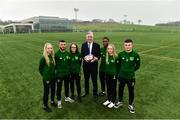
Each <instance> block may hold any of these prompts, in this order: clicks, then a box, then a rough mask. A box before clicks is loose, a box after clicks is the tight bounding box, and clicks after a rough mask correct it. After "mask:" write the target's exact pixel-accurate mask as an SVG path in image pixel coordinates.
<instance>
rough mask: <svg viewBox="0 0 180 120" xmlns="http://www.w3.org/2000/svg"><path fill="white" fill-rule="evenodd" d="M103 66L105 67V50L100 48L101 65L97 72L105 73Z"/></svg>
mask: <svg viewBox="0 0 180 120" xmlns="http://www.w3.org/2000/svg"><path fill="white" fill-rule="evenodd" d="M105 66H106V48H105V47H103V48H101V63H100V67H99V72H105Z"/></svg>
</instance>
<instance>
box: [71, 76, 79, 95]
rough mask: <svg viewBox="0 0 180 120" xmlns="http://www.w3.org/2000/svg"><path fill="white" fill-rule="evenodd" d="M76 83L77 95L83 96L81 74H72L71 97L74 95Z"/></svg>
mask: <svg viewBox="0 0 180 120" xmlns="http://www.w3.org/2000/svg"><path fill="white" fill-rule="evenodd" d="M74 81H75V82H76V89H77V95H78V96H79V97H80V96H81V83H80V75H79V74H71V78H70V88H71V95H74Z"/></svg>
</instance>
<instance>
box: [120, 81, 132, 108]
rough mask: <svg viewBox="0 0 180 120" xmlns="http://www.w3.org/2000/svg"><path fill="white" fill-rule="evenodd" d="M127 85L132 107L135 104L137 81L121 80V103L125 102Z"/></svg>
mask: <svg viewBox="0 0 180 120" xmlns="http://www.w3.org/2000/svg"><path fill="white" fill-rule="evenodd" d="M126 84H127V86H128V92H129V105H132V104H133V102H134V86H135V79H123V78H119V101H123V93H124V87H125V85H126Z"/></svg>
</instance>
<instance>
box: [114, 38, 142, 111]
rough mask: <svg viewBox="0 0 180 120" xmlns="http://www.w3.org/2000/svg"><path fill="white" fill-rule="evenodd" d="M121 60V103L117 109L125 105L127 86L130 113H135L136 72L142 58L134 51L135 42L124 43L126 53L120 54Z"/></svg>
mask: <svg viewBox="0 0 180 120" xmlns="http://www.w3.org/2000/svg"><path fill="white" fill-rule="evenodd" d="M118 60H119V69H118V71H119V101H118V102H117V103H116V106H115V108H118V107H119V106H122V105H123V91H124V87H125V84H127V86H128V91H129V106H128V108H129V111H130V113H135V110H134V103H133V102H134V86H135V71H137V70H138V69H139V67H140V56H139V54H138V53H137V52H135V51H134V50H133V41H132V40H131V39H126V40H125V41H124V51H122V52H120V53H119V54H118Z"/></svg>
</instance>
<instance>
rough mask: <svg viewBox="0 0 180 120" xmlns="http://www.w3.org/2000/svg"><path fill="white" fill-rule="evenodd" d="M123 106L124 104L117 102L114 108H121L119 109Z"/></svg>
mask: <svg viewBox="0 0 180 120" xmlns="http://www.w3.org/2000/svg"><path fill="white" fill-rule="evenodd" d="M122 106H123V102H119V101H118V102H117V103H116V104H115V106H114V108H119V107H122Z"/></svg>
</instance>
